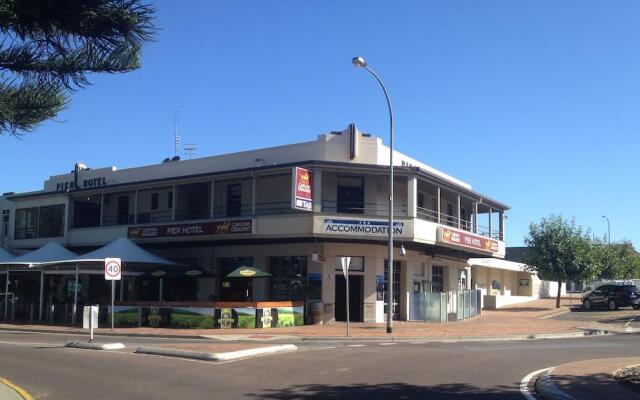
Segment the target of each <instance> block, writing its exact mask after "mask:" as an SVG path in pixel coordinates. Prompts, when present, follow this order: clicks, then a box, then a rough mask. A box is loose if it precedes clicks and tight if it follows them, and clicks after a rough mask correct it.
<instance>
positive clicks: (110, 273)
mask: <svg viewBox="0 0 640 400" xmlns="http://www.w3.org/2000/svg"><path fill="white" fill-rule="evenodd" d="M104 279H105V280H108V281H119V280H120V279H122V261H121V260H120V259H119V258H105V259H104Z"/></svg>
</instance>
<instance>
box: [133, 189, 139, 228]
mask: <svg viewBox="0 0 640 400" xmlns="http://www.w3.org/2000/svg"><path fill="white" fill-rule="evenodd" d="M133 223H134V224H137V223H138V189H136V191H135V193H134V194H133Z"/></svg>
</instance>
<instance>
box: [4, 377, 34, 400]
mask: <svg viewBox="0 0 640 400" xmlns="http://www.w3.org/2000/svg"><path fill="white" fill-rule="evenodd" d="M0 383H2V384H4V385H5V386H6V387H8V388H10V389H12V390H13V391H14V392H16V393H18V394H19V395H20V397H22V398H23V399H24V400H33V397H31V395H30V394H29V392H27V391H26V390H24V389H23V388H21V387H20V386H18V385H16V384H15V383H13V382H11V381H10V380H8V379H6V378H0Z"/></svg>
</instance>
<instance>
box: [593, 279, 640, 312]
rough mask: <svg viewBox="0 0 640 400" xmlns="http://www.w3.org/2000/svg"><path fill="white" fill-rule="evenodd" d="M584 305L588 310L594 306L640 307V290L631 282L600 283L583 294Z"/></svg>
mask: <svg viewBox="0 0 640 400" xmlns="http://www.w3.org/2000/svg"><path fill="white" fill-rule="evenodd" d="M582 306H583V307H584V308H585V309H586V310H590V309H592V308H593V307H599V306H603V307H607V308H608V309H609V310H617V309H618V307H629V306H631V307H633V308H635V309H636V310H637V309H639V308H640V291H639V290H638V288H637V287H636V286H635V285H633V284H630V283H627V284H606V285H600V286H598V287H597V288H595V289H594V290H592V291H589V292H586V293H585V294H584V295H583V296H582Z"/></svg>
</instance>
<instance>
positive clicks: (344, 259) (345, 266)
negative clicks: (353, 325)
mask: <svg viewBox="0 0 640 400" xmlns="http://www.w3.org/2000/svg"><path fill="white" fill-rule="evenodd" d="M340 262H341V263H342V273H343V274H344V279H345V283H346V286H347V337H348V336H349V333H350V332H349V331H350V329H349V328H350V327H349V265H350V264H351V257H342V258H340Z"/></svg>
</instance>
